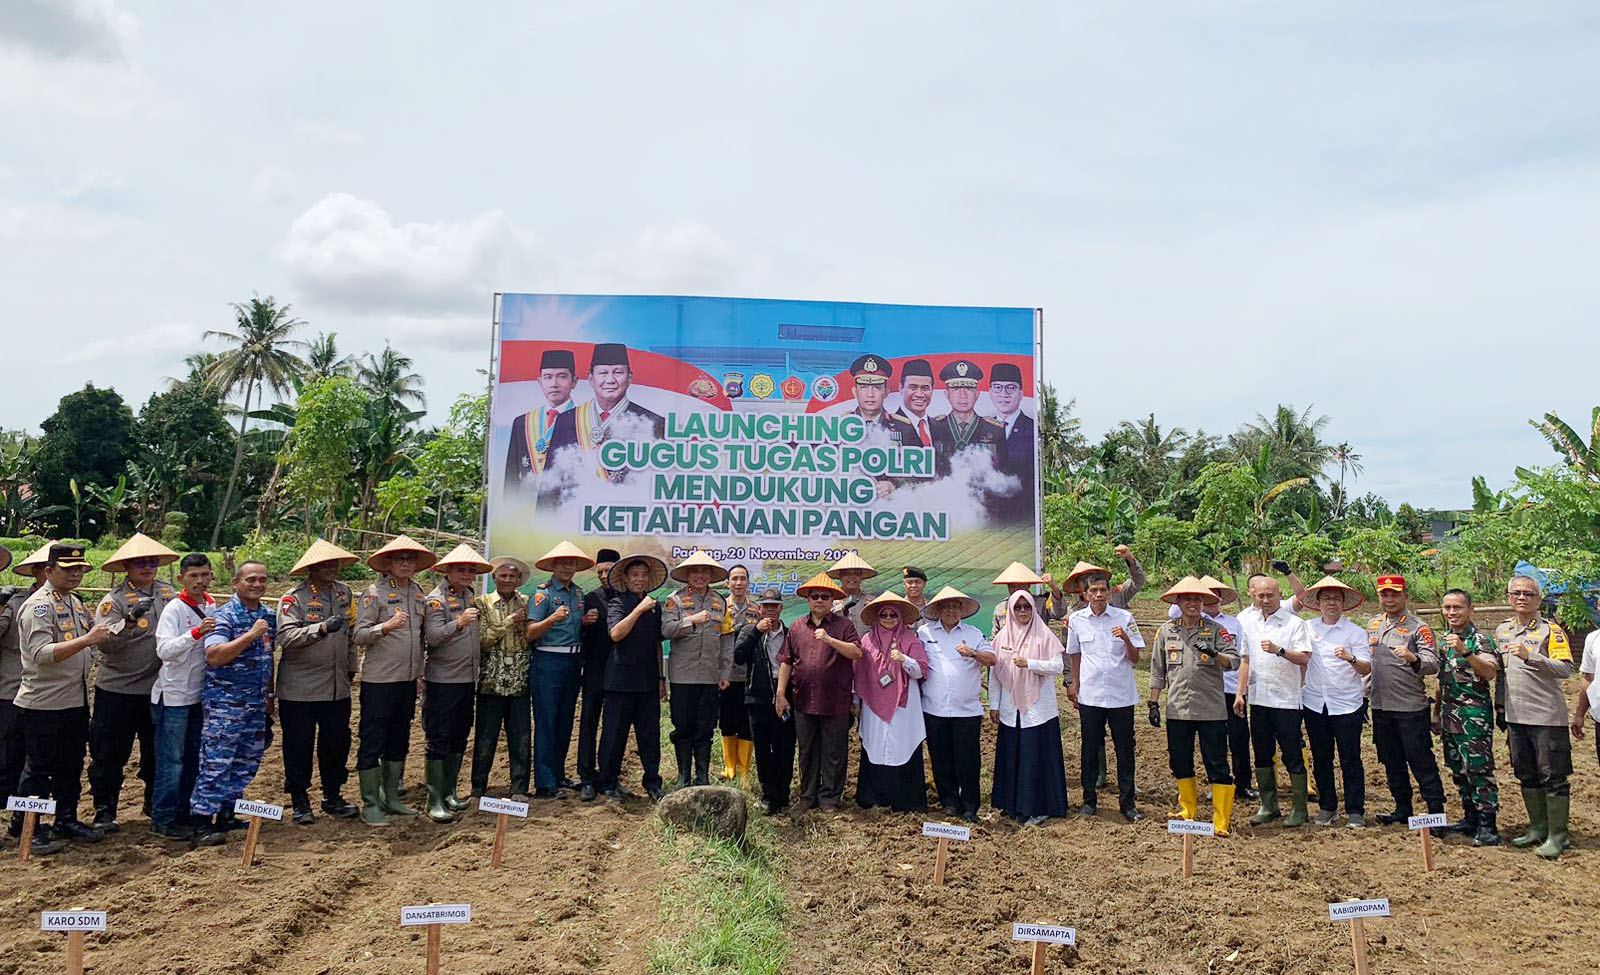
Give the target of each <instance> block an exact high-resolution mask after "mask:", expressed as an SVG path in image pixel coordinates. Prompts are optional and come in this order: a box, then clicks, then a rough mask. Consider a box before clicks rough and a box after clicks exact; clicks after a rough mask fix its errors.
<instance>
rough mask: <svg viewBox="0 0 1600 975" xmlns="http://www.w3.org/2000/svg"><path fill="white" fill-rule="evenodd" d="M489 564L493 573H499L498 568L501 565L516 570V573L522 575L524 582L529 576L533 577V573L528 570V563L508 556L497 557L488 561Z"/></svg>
mask: <svg viewBox="0 0 1600 975" xmlns="http://www.w3.org/2000/svg"><path fill="white" fill-rule="evenodd" d="M489 564H490V565H491V566H493V567H494V571H496V572H498V571H500V567H501V566H502V565H509V566H511V567H512V568H513V569H516V570H517V571H518V572H520V573H522V580H523V581H524V582H526V581H527V580H528V577H529V576H531V575H533V571H532V570H531V569H529V568H528V563H526V562H524V561H522V560H521V559H518V558H513V557H512V556H509V555H497V556H495V557H494V558H492V559H490V560H489Z"/></svg>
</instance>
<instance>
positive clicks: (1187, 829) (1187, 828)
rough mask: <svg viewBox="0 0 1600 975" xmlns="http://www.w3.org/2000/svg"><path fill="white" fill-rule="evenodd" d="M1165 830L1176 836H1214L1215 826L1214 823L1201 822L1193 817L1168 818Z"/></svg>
mask: <svg viewBox="0 0 1600 975" xmlns="http://www.w3.org/2000/svg"><path fill="white" fill-rule="evenodd" d="M1167 832H1168V833H1172V834H1174V835H1177V836H1216V835H1217V827H1216V824H1214V823H1202V822H1199V821H1198V820H1193V819H1169V820H1167Z"/></svg>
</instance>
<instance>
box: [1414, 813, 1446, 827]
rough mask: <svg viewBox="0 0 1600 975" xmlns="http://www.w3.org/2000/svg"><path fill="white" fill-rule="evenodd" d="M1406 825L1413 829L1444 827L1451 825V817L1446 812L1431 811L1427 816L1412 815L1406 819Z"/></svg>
mask: <svg viewBox="0 0 1600 975" xmlns="http://www.w3.org/2000/svg"><path fill="white" fill-rule="evenodd" d="M1406 825H1407V826H1409V827H1411V828H1412V829H1443V828H1444V827H1446V826H1448V825H1450V817H1448V816H1446V815H1445V814H1444V813H1429V814H1428V815H1426V816H1411V817H1409V818H1407V819H1406Z"/></svg>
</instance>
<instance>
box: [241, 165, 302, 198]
mask: <svg viewBox="0 0 1600 975" xmlns="http://www.w3.org/2000/svg"><path fill="white" fill-rule="evenodd" d="M298 188H299V186H298V184H297V182H296V180H295V178H294V174H293V173H291V172H289V171H288V170H286V169H280V168H278V167H277V166H267V167H265V168H264V169H262V170H261V171H260V172H258V173H256V175H255V178H253V179H252V180H250V186H249V187H248V188H247V189H246V190H245V196H246V197H248V198H249V200H250V202H251V203H263V204H270V205H273V206H281V205H283V204H285V203H288V202H289V201H290V200H291V199H293V198H294V194H295V191H296V190H297V189H298Z"/></svg>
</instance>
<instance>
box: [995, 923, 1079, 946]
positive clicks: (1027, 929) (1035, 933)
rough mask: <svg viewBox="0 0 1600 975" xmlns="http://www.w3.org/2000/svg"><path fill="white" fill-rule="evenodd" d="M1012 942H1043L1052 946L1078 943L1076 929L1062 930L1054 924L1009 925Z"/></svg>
mask: <svg viewBox="0 0 1600 975" xmlns="http://www.w3.org/2000/svg"><path fill="white" fill-rule="evenodd" d="M1011 940H1012V941H1043V942H1046V943H1048V944H1053V945H1075V944H1077V943H1078V929H1077V928H1063V927H1058V926H1056V925H1054V924H1013V925H1011Z"/></svg>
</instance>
